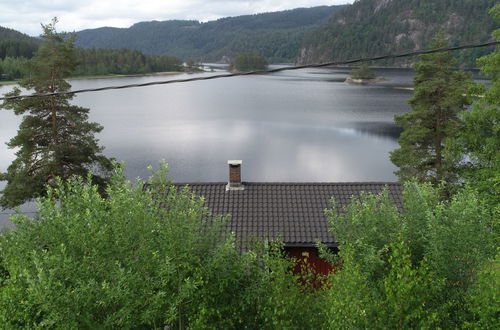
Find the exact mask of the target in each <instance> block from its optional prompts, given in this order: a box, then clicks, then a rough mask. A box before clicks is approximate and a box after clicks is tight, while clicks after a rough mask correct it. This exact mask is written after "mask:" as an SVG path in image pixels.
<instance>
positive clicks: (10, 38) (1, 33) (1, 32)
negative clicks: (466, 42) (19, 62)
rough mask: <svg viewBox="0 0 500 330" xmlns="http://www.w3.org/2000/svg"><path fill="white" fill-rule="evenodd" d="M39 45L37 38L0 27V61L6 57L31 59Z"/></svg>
mask: <svg viewBox="0 0 500 330" xmlns="http://www.w3.org/2000/svg"><path fill="white" fill-rule="evenodd" d="M39 43H40V42H39V40H38V39H37V38H33V37H30V36H28V35H26V34H24V33H21V32H18V31H16V30H12V29H9V28H5V27H2V26H0V59H4V58H5V57H6V56H9V57H26V58H31V57H32V56H33V55H34V53H35V52H36V50H37V49H38V45H39Z"/></svg>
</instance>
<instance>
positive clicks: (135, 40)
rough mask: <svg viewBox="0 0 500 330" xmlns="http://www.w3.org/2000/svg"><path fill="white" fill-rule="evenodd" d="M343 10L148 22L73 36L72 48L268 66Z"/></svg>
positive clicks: (287, 57)
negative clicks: (243, 56) (236, 59)
mask: <svg viewBox="0 0 500 330" xmlns="http://www.w3.org/2000/svg"><path fill="white" fill-rule="evenodd" d="M342 7H344V6H319V7H313V8H298V9H293V10H286V11H280V12H274V13H264V14H257V15H245V16H238V17H227V18H222V19H219V20H216V21H210V22H206V23H200V22H198V21H181V20H172V21H162V22H159V21H151V22H141V23H137V24H134V25H133V26H131V27H129V28H110V27H104V28H99V29H90V30H83V31H80V32H77V37H76V46H77V47H84V48H92V47H96V48H116V49H118V48H131V49H137V50H140V51H142V52H144V53H147V54H168V55H172V56H177V57H181V58H183V59H188V58H192V59H194V60H202V61H219V60H220V59H221V58H222V57H223V56H229V57H233V56H235V55H237V54H239V53H259V54H261V55H263V56H264V57H266V58H267V59H268V60H269V61H270V62H281V61H294V60H295V58H296V56H297V54H298V50H299V48H300V46H301V45H302V43H303V41H304V38H305V37H306V36H307V35H308V34H309V33H310V32H311V30H312V29H313V28H315V27H317V26H318V25H319V24H321V23H324V22H326V21H327V20H328V19H329V18H330V17H331V15H332V14H333V13H334V12H335V11H337V10H339V9H340V8H342Z"/></svg>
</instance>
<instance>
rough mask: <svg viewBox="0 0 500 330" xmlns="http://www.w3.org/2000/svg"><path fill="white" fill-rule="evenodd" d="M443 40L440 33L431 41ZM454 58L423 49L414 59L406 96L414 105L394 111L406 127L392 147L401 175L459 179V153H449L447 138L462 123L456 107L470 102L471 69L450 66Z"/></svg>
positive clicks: (442, 44)
mask: <svg viewBox="0 0 500 330" xmlns="http://www.w3.org/2000/svg"><path fill="white" fill-rule="evenodd" d="M446 45H447V42H446V40H445V39H444V35H443V34H442V33H440V34H438V35H437V36H436V38H435V39H434V40H433V42H432V45H431V47H432V48H440V47H445V46H446ZM456 64H457V62H456V60H454V59H453V57H452V56H451V54H450V53H448V52H442V53H435V54H428V55H421V56H420V62H418V63H416V64H415V67H414V68H415V71H416V73H417V74H416V76H415V78H414V84H415V92H414V95H413V98H412V99H411V100H410V101H409V103H410V105H411V107H412V111H411V112H408V113H406V114H403V115H399V116H396V117H395V121H396V123H397V124H398V125H400V126H401V127H403V129H404V131H403V132H402V133H401V136H400V137H399V140H398V142H399V145H400V148H399V149H396V150H394V151H392V152H391V161H392V162H393V163H394V165H396V166H398V167H399V170H398V171H396V172H395V173H396V174H397V175H398V176H399V178H400V179H401V180H402V181H406V180H411V179H416V180H418V181H419V182H431V183H433V184H434V185H438V184H440V183H441V182H445V183H446V185H447V186H452V185H454V184H456V183H457V181H458V175H457V166H458V163H459V159H456V158H455V157H450V153H449V151H448V149H449V148H448V145H447V143H446V141H447V139H453V138H456V136H457V135H458V132H459V130H460V127H461V121H460V118H459V115H458V113H459V112H460V111H463V110H464V109H465V108H466V107H467V106H468V105H469V104H470V103H471V97H470V96H468V95H470V92H469V90H470V89H471V86H472V80H471V77H470V74H468V73H466V72H463V71H454V67H455V66H456Z"/></svg>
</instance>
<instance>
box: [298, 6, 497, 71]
mask: <svg viewBox="0 0 500 330" xmlns="http://www.w3.org/2000/svg"><path fill="white" fill-rule="evenodd" d="M496 3H497V1H495V0H435V1H425V0H401V1H380V0H360V1H356V2H355V3H354V4H353V5H351V6H347V7H345V8H343V9H342V10H340V11H338V12H337V13H334V14H333V15H332V17H331V18H330V19H329V20H328V22H327V23H325V24H323V25H322V26H320V27H319V28H317V29H315V30H314V31H312V32H311V33H310V34H309V36H308V37H307V38H306V40H305V42H304V44H303V45H302V47H301V56H299V58H298V62H299V63H315V62H327V61H335V60H348V59H351V58H360V57H370V56H379V55H384V54H389V53H402V52H407V51H413V50H416V49H424V48H426V47H428V46H429V42H430V40H431V39H432V37H433V36H434V35H435V34H436V33H437V32H439V31H440V30H442V31H444V33H445V34H446V36H447V38H448V40H449V41H450V45H451V46H457V45H462V44H468V43H477V42H483V41H486V40H490V39H491V37H490V34H491V32H492V31H493V30H494V29H495V28H498V27H499V24H498V23H497V22H495V21H494V20H493V19H492V18H491V16H489V15H488V10H489V9H490V8H491V7H493V6H494V5H495V4H496ZM490 51H491V49H474V50H465V51H462V52H460V53H457V54H456V56H457V58H458V59H459V62H460V65H461V66H462V67H476V63H475V59H476V58H478V57H479V56H482V55H485V54H487V53H489V52H490ZM412 61H413V60H412V59H403V60H397V61H395V60H386V61H382V62H381V61H378V62H377V63H374V65H377V66H392V65H399V66H411V64H412V63H413V62H412Z"/></svg>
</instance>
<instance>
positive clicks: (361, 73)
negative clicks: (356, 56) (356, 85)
mask: <svg viewBox="0 0 500 330" xmlns="http://www.w3.org/2000/svg"><path fill="white" fill-rule="evenodd" d="M350 76H351V78H353V79H373V78H375V77H376V76H375V74H374V73H373V72H371V71H370V68H369V67H368V64H366V63H363V65H361V66H360V67H359V68H357V69H354V70H352V71H351V73H350Z"/></svg>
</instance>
